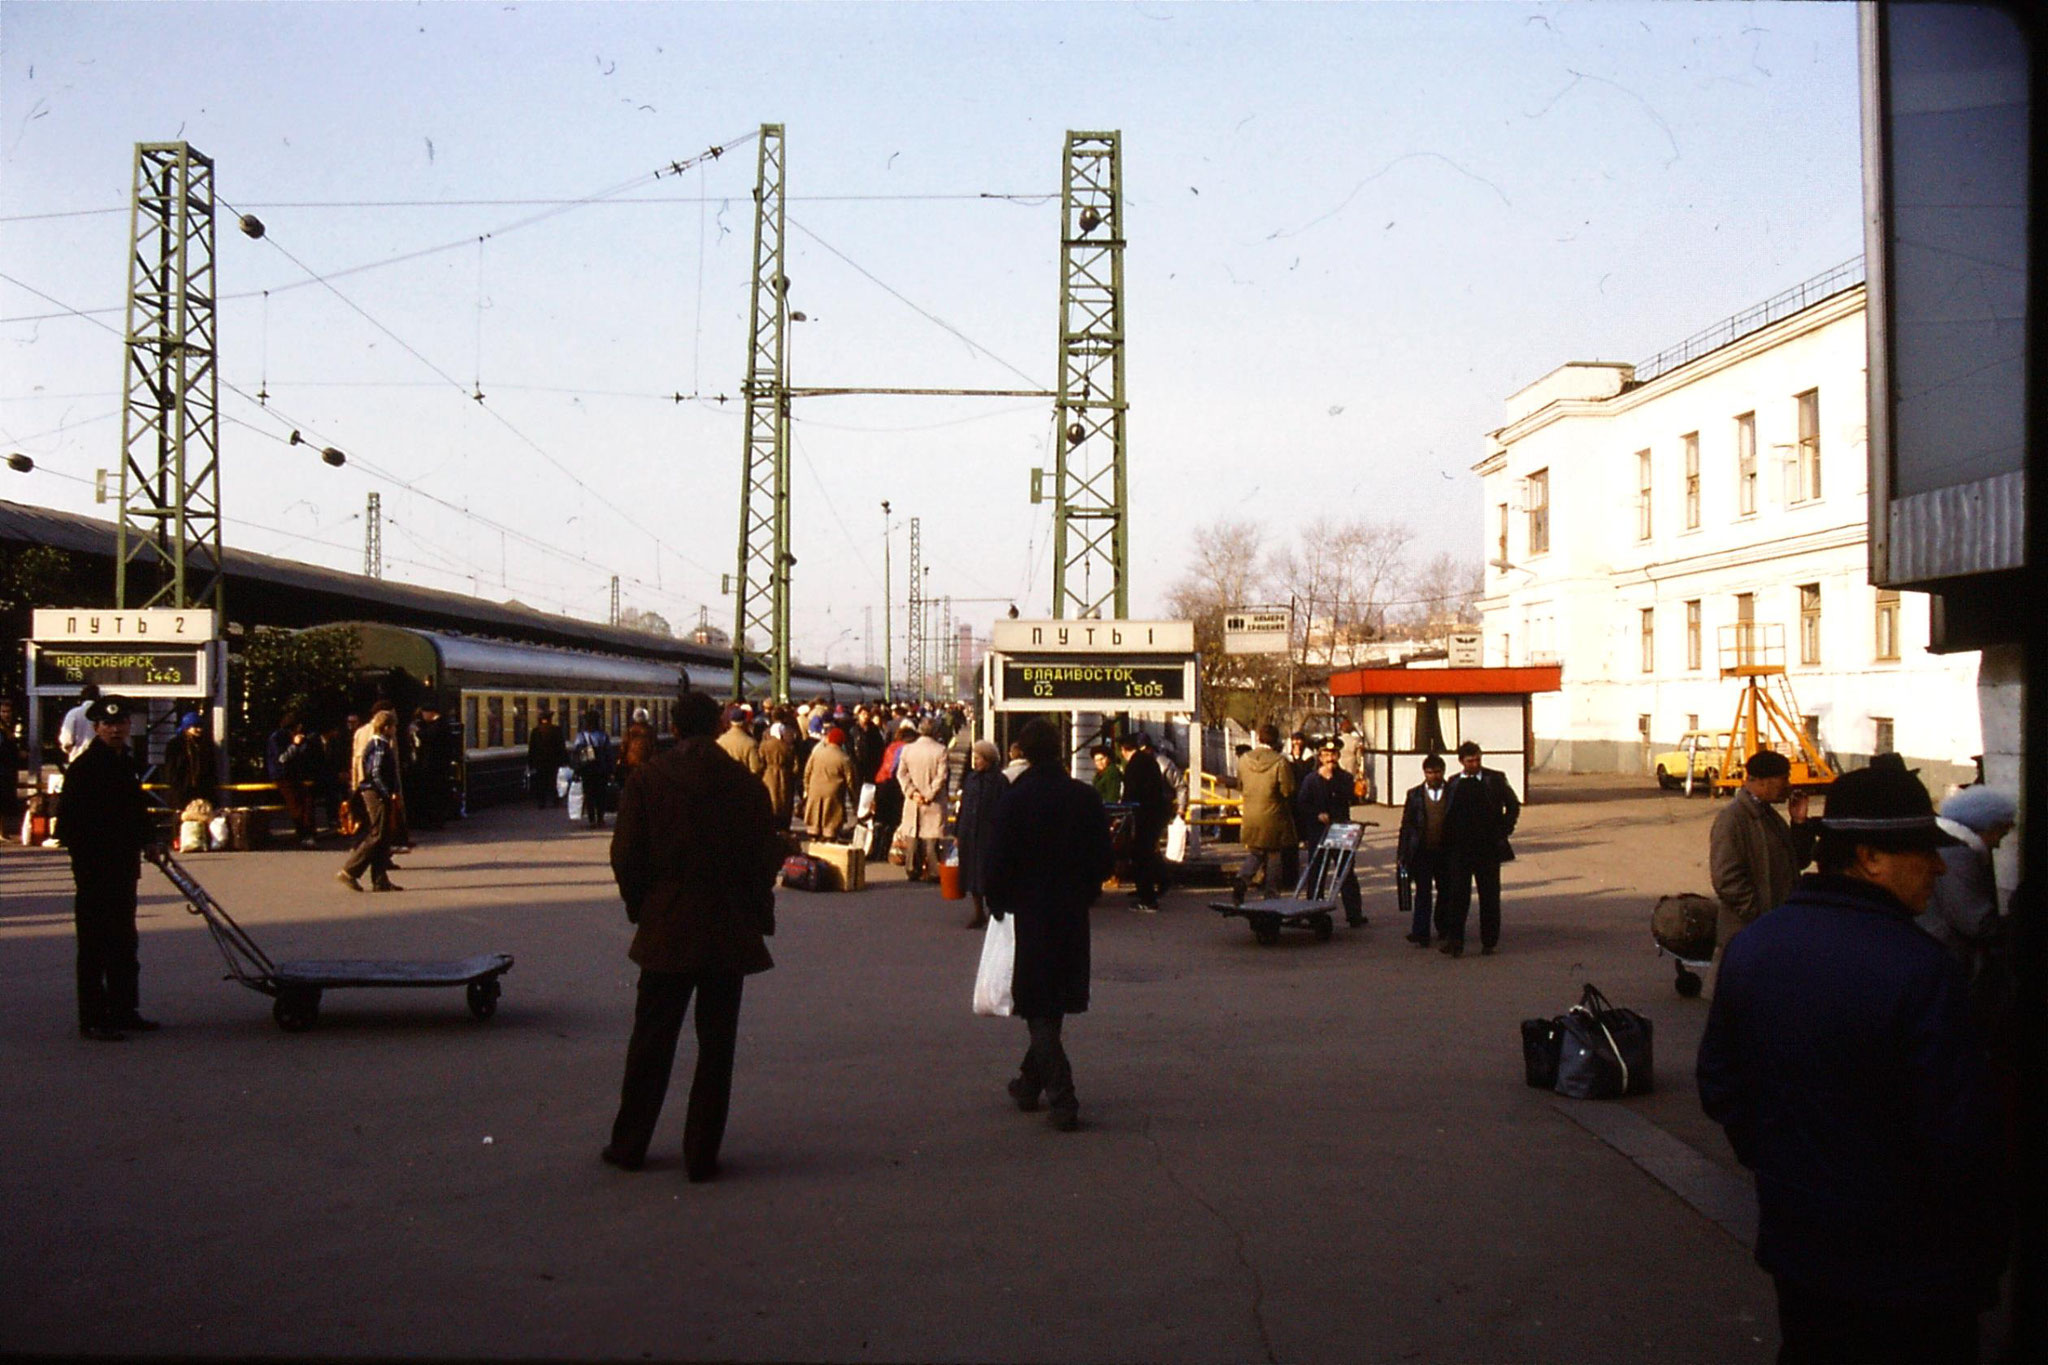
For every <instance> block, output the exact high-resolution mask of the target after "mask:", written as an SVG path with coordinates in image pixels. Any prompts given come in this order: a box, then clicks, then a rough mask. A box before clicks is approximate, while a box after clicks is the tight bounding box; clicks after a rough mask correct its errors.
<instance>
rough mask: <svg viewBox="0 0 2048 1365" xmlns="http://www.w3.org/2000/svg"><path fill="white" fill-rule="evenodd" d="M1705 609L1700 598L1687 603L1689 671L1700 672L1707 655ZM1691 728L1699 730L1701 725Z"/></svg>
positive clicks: (1686, 657)
mask: <svg viewBox="0 0 2048 1365" xmlns="http://www.w3.org/2000/svg"><path fill="white" fill-rule="evenodd" d="M1705 611H1706V606H1705V603H1704V601H1703V600H1702V599H1700V598H1697V597H1695V598H1692V599H1691V600H1690V601H1688V602H1687V603H1686V604H1685V667H1686V671H1687V672H1689V673H1697V672H1699V671H1700V669H1701V667H1702V666H1703V664H1702V662H1701V661H1702V660H1703V659H1704V658H1705V657H1706V654H1705V646H1704V643H1703V641H1702V639H1701V636H1702V633H1703V631H1704V629H1705V628H1704V626H1703V624H1702V621H1703V619H1704V616H1705ZM1691 728H1692V729H1695V730H1697V729H1699V726H1697V725H1695V726H1692V727H1691Z"/></svg>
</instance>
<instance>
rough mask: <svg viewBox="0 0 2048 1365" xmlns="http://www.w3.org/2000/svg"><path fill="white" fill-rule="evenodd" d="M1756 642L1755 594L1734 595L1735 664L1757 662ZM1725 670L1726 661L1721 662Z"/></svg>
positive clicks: (1742, 593) (1741, 593)
mask: <svg viewBox="0 0 2048 1365" xmlns="http://www.w3.org/2000/svg"><path fill="white" fill-rule="evenodd" d="M1756 645H1757V640H1756V594H1755V593H1753V592H1739V593H1736V594H1735V662H1736V663H1737V664H1753V663H1755V662H1757V653H1758V651H1757V647H1756ZM1721 666H1722V667H1723V668H1726V667H1727V666H1728V660H1726V659H1723V660H1721Z"/></svg>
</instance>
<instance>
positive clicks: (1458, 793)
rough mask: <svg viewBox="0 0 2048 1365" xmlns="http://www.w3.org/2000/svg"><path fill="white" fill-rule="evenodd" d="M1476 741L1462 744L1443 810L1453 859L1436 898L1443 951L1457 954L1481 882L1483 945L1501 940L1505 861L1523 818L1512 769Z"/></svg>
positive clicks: (1488, 947) (1491, 945) (1446, 843)
mask: <svg viewBox="0 0 2048 1365" xmlns="http://www.w3.org/2000/svg"><path fill="white" fill-rule="evenodd" d="M1484 757H1485V755H1484V754H1483V753H1482V752H1481V751H1480V748H1479V746H1478V745H1477V744H1474V743H1473V742H1472V741H1471V740H1469V739H1468V740H1466V741H1465V742H1464V743H1463V744H1460V745H1459V746H1458V763H1459V765H1460V766H1461V767H1462V768H1463V769H1464V771H1462V772H1460V773H1459V774H1458V775H1457V776H1456V777H1454V778H1452V779H1451V794H1450V796H1449V797H1448V798H1447V799H1448V800H1449V801H1450V805H1449V806H1447V807H1446V808H1445V810H1444V854H1445V856H1446V858H1447V859H1448V861H1449V864H1450V866H1449V869H1448V875H1447V878H1446V881H1445V885H1444V888H1443V890H1444V895H1443V899H1442V900H1441V901H1439V902H1438V904H1437V914H1438V915H1439V916H1440V921H1439V923H1438V924H1437V933H1438V935H1439V936H1440V937H1442V939H1443V945H1442V948H1441V950H1440V951H1442V952H1445V953H1448V954H1449V955H1450V956H1452V957H1459V956H1462V955H1463V954H1464V952H1465V917H1466V916H1467V915H1468V914H1469V913H1470V912H1471V909H1472V887H1473V884H1474V883H1475V882H1476V883H1477V884H1478V887H1479V951H1480V952H1482V953H1490V952H1492V951H1493V950H1494V948H1495V947H1496V946H1497V945H1498V944H1499V943H1500V865H1501V864H1502V863H1504V862H1506V861H1508V859H1510V858H1512V857H1514V856H1515V855H1514V851H1513V850H1512V849H1510V848H1509V847H1508V836H1509V835H1510V834H1513V833H1514V832H1515V822H1516V821H1517V820H1519V819H1521V818H1522V803H1521V801H1520V800H1518V799H1517V798H1516V796H1515V789H1514V788H1513V787H1510V786H1509V785H1508V779H1507V775H1506V774H1505V773H1501V772H1497V771H1495V770H1494V769H1492V768H1489V767H1487V766H1485V764H1484V763H1483V762H1482V760H1483V759H1484Z"/></svg>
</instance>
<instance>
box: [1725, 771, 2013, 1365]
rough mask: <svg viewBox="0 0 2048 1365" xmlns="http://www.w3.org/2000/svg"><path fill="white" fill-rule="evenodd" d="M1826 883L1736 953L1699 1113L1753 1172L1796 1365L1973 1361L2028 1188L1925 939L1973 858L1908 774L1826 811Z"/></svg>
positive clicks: (1864, 788)
mask: <svg viewBox="0 0 2048 1365" xmlns="http://www.w3.org/2000/svg"><path fill="white" fill-rule="evenodd" d="M1818 823H1819V824H1820V826H1821V834H1820V842H1819V847H1818V861H1819V864H1820V872H1819V873H1818V874H1817V875H1812V876H1806V877H1802V878H1800V880H1799V882H1798V883H1797V885H1796V886H1795V888H1794V890H1793V892H1792V894H1791V896H1790V897H1788V898H1787V899H1786V900H1785V902H1784V903H1783V904H1781V905H1779V906H1778V907H1777V908H1776V909H1773V910H1766V911H1765V912H1764V913H1763V914H1762V915H1761V916H1759V917H1758V918H1757V919H1756V921H1755V922H1754V923H1752V924H1750V925H1749V926H1748V927H1746V928H1745V929H1743V931H1742V932H1741V933H1739V934H1737V935H1735V937H1734V938H1733V939H1731V940H1730V941H1729V943H1728V946H1727V951H1726V952H1725V953H1724V955H1723V957H1722V960H1721V972H1720V983H1719V985H1718V987H1717V988H1716V990H1715V992H1714V1003H1713V1007H1712V1010H1711V1011H1710V1012H1709V1014H1708V1016H1707V1028H1706V1033H1705V1035H1704V1036H1703V1037H1702V1038H1701V1040H1700V1052H1699V1070H1698V1079H1699V1092H1700V1104H1701V1106H1702V1107H1703V1108H1704V1109H1705V1110H1706V1112H1707V1114H1708V1115H1709V1116H1710V1117H1711V1118H1713V1119H1714V1120H1715V1121H1716V1122H1718V1123H1720V1124H1721V1125H1722V1126H1723V1127H1724V1128H1726V1129H1727V1131H1728V1138H1729V1141H1730V1143H1731V1144H1732V1145H1733V1146H1734V1148H1735V1155H1736V1157H1737V1158H1738V1159H1739V1160H1740V1161H1741V1162H1742V1164H1743V1165H1745V1166H1747V1167H1749V1168H1750V1169H1751V1170H1752V1171H1754V1172H1755V1173H1756V1192H1757V1239H1756V1259H1757V1263H1758V1264H1759V1265H1761V1266H1762V1267H1763V1268H1764V1269H1765V1270H1767V1271H1769V1272H1770V1274H1771V1276H1772V1278H1773V1279H1774V1280H1775V1281H1776V1284H1777V1293H1778V1322H1779V1331H1780V1334H1781V1337H1782V1341H1783V1344H1782V1346H1781V1349H1780V1351H1779V1355H1778V1359H1779V1360H1782V1361H1819V1360H1828V1361H1834V1360H1842V1361H1850V1360H1853V1361H1914V1362H1918V1361H1974V1360H1976V1359H1977V1314H1978V1313H1979V1311H1981V1310H1982V1309H1983V1308H1985V1307H1987V1306H1989V1305H1990V1304H1991V1302H1993V1300H1994V1298H1995V1296H1996V1286H1997V1283H1998V1279H1999V1273H2000V1270H2001V1268H2002V1265H2003V1263H2004V1260H2005V1251H2006V1247H2007V1244H2008V1236H2009V1233H2010V1224H2009V1217H2008V1210H2009V1208H2010V1203H2009V1200H2010V1193H2009V1191H2010V1185H2009V1182H2008V1180H2007V1176H2006V1172H2005V1171H2004V1169H2003V1167H2004V1161H2003V1153H2002V1150H2001V1143H2000V1141H1999V1135H1998V1118H1997V1105H1996V1102H1995V1099H1994V1090H1993V1086H1992V1083H1991V1080H1990V1075H1989V1068H1988V1067H1987V1065H1986V1062H1985V1058H1984V1050H1983V1046H1982V1043H1981V1040H1980V1038H1979V1037H1978V1034H1977V1030H1976V1027H1975V1025H1974V1023H1973V1022H1972V1019H1971V1015H1970V1006H1969V984H1968V982H1967V980H1966V979H1965V978H1964V975H1963V972H1962V970H1961V968H1960V967H1959V966H1958V965H1957V964H1956V962H1955V961H1954V959H1952V958H1951V957H1950V956H1949V955H1948V954H1947V953H1946V952H1944V951H1943V950H1942V947H1941V945H1940V944H1939V943H1936V942H1935V941H1934V939H1933V938H1931V937H1930V936H1929V935H1927V934H1926V933H1924V932H1922V931H1921V930H1920V929H1919V928H1918V927H1917V926H1915V924H1914V923H1913V916H1914V914H1915V913H1917V912H1918V911H1920V910H1921V909H1923V908H1924V907H1925V906H1926V904H1927V902H1928V899H1929V898H1930V897H1931V895H1932V894H1933V890H1934V884H1935V882H1936V881H1937V880H1938V879H1939V878H1940V876H1941V874H1942V871H1943V866H1944V864H1943V862H1942V858H1941V853H1940V849H1941V847H1943V846H1945V845H1948V844H1953V843H1954V842H1956V841H1955V840H1954V839H1953V838H1951V837H1950V836H1949V835H1948V834H1947V833H1946V832H1945V831H1943V830H1942V829H1941V828H1940V827H1939V826H1938V825H1937V824H1936V822H1935V816H1934V807H1933V804H1932V803H1931V802H1930V801H1929V800H1928V797H1927V790H1926V788H1924V787H1922V786H1921V785H1920V782H1919V779H1917V778H1915V777H1913V776H1912V775H1911V774H1910V773H1906V772H1903V771H1898V770H1893V771H1885V770H1883V769H1880V768H1876V767H1872V768H1867V769H1863V770H1860V771H1857V772H1851V773H1845V774H1843V775H1842V776H1841V777H1840V778H1837V779H1836V780H1835V782H1834V784H1833V785H1832V786H1831V787H1830V788H1829V790H1828V798H1827V814H1826V816H1825V818H1823V819H1822V820H1820V821H1819V822H1818Z"/></svg>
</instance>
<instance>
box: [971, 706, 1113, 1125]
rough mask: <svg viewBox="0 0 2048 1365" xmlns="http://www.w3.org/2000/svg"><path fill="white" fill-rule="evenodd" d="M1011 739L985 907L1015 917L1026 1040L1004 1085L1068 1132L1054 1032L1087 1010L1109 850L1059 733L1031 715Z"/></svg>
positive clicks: (1062, 1053) (1067, 1097) (1069, 1090)
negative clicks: (1093, 925) (1010, 777)
mask: <svg viewBox="0 0 2048 1365" xmlns="http://www.w3.org/2000/svg"><path fill="white" fill-rule="evenodd" d="M1017 743H1018V744H1019V745H1020V746H1021V747H1022V749H1023V751H1024V757H1025V759H1026V761H1027V762H1028V763H1029V765H1030V766H1028V767H1027V768H1026V769H1025V770H1024V772H1023V773H1022V774H1020V775H1019V776H1018V778H1017V779H1016V781H1014V782H1013V783H1011V784H1010V788H1009V790H1008V791H1006V792H1004V793H1003V796H1002V800H1001V801H1000V802H998V803H997V805H996V818H995V826H994V829H993V830H992V831H991V834H990V838H989V849H988V870H987V888H988V907H989V914H991V915H993V916H996V917H998V918H1000V917H1001V916H1003V915H1005V914H1010V915H1015V916H1016V924H1015V926H1014V927H1015V929H1016V934H1017V957H1016V965H1015V967H1014V969H1013V971H1014V974H1013V976H1012V978H1011V984H1010V995H1011V999H1012V1002H1013V1004H1012V1008H1013V1010H1014V1012H1015V1013H1016V1015H1017V1016H1018V1017H1019V1018H1021V1019H1023V1020H1024V1023H1025V1027H1026V1030H1027V1031H1028V1032H1029V1034H1030V1038H1031V1041H1030V1046H1029V1047H1028V1048H1027V1049H1026V1051H1025V1053H1024V1060H1023V1062H1022V1064H1020V1065H1019V1067H1018V1069H1017V1075H1016V1077H1015V1078H1014V1079H1013V1080H1011V1082H1010V1084H1009V1092H1010V1098H1011V1099H1012V1100H1014V1101H1015V1102H1016V1104H1017V1107H1018V1108H1019V1109H1022V1110H1024V1111H1026V1112H1027V1113H1028V1112H1031V1111H1033V1110H1036V1109H1037V1108H1038V1106H1039V1101H1040V1100H1041V1098H1042V1099H1043V1100H1044V1101H1045V1103H1046V1104H1047V1105H1048V1107H1049V1108H1050V1110H1051V1115H1050V1117H1051V1120H1052V1124H1053V1126H1054V1127H1055V1128H1058V1129H1061V1130H1063V1131H1071V1130H1073V1129H1074V1128H1077V1127H1079V1126H1080V1122H1081V1105H1080V1100H1079V1098H1078V1096H1077V1095H1076V1093H1075V1090H1074V1071H1073V1066H1072V1063H1071V1062H1070V1061H1069V1059H1068V1057H1067V1052H1066V1046H1065V1043H1064V1042H1063V1040H1062V1038H1061V1033H1062V1030H1063V1026H1064V1024H1065V1021H1066V1017H1067V1016H1068V1015H1070V1014H1080V1013H1083V1012H1085V1011H1086V1010H1087V1008H1088V983H1089V974H1090V972H1089V943H1088V908H1089V906H1091V905H1093V904H1094V903H1095V898H1096V897H1097V896H1098V895H1100V894H1101V891H1102V883H1103V882H1104V881H1106V880H1107V879H1108V878H1109V875H1110V873H1111V872H1113V871H1114V870H1115V868H1116V856H1115V854H1114V852H1113V851H1112V850H1111V848H1110V843H1109V816H1108V815H1107V814H1106V813H1105V812H1104V811H1103V809H1102V799H1101V798H1100V797H1098V796H1096V794H1095V789H1094V788H1093V787H1091V786H1089V785H1088V784H1087V783H1085V782H1077V781H1075V780H1074V779H1073V778H1071V777H1068V776H1067V775H1066V773H1065V772H1063V771H1062V770H1061V762H1060V759H1061V753H1062V749H1061V743H1060V737H1059V732H1058V731H1056V730H1054V729H1053V728H1052V725H1051V723H1050V722H1048V721H1045V720H1043V719H1038V720H1032V721H1030V722H1028V723H1027V724H1026V725H1025V726H1024V728H1023V730H1022V731H1020V732H1019V734H1018V736H1017Z"/></svg>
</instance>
